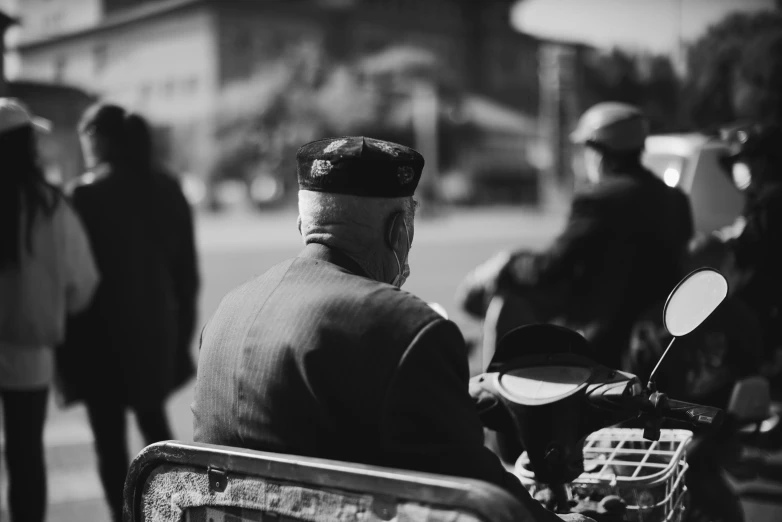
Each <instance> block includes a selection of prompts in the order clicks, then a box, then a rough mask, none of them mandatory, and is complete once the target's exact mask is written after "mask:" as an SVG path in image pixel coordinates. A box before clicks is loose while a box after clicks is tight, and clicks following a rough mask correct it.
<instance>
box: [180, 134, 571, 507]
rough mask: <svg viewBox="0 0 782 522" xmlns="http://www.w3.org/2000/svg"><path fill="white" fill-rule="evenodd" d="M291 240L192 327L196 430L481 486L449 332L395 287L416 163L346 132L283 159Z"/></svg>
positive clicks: (481, 468)
mask: <svg viewBox="0 0 782 522" xmlns="http://www.w3.org/2000/svg"><path fill="white" fill-rule="evenodd" d="M297 159H298V176H299V185H300V189H301V190H300V192H299V212H300V216H299V231H300V233H301V235H302V238H303V239H304V243H305V245H306V246H305V248H304V250H303V251H302V252H301V253H300V254H299V256H298V257H296V258H293V259H289V260H287V261H283V262H282V263H280V264H278V265H276V266H274V267H272V268H271V269H269V270H268V271H267V272H266V273H265V274H263V275H261V276H259V277H257V278H255V279H253V280H251V281H249V282H247V283H245V284H244V285H242V286H240V287H239V288H237V289H236V290H234V291H232V292H231V293H230V294H228V296H227V297H226V298H225V299H224V300H223V302H222V303H221V304H220V306H219V308H218V310H217V312H216V313H215V315H214V316H213V317H212V318H211V320H210V321H209V323H208V324H207V325H206V327H205V328H204V331H203V334H202V341H201V354H200V361H199V365H198V381H197V384H196V391H195V400H194V402H193V414H194V427H195V440H196V441H198V442H207V443H213V444H221V445H228V446H238V447H244V448H249V449H257V450H265V451H272V452H279V453H287V454H295V455H304V456H310V457H320V458H328V459H336V460H341V461H348V462H355V463H364V464H372V465H380V466H389V467H394V468H404V469H409V470H420V471H428V472H433V473H441V474H446V475H457V476H462V477H469V478H475V479H480V480H485V481H488V482H492V483H494V484H497V485H499V486H501V487H504V488H506V489H507V490H508V491H510V492H512V493H513V494H515V495H516V496H517V497H518V498H519V499H520V500H521V502H522V503H523V505H524V506H525V507H526V508H527V510H528V511H529V513H526V514H524V513H520V514H519V516H520V520H557V518H556V515H554V514H553V513H550V512H548V511H546V510H545V509H543V508H542V506H541V505H540V504H538V503H537V502H535V501H533V500H532V499H531V498H530V496H529V495H528V494H527V493H526V491H525V490H524V489H523V487H522V486H521V484H520V483H519V482H518V480H517V479H516V478H515V477H514V476H513V475H511V474H509V473H507V472H506V471H505V470H504V468H503V467H502V465H501V463H500V461H499V460H498V458H497V457H496V456H494V455H493V454H492V453H491V452H489V450H487V449H486V448H485V447H484V445H483V430H482V427H481V424H480V421H479V419H478V415H477V412H476V410H475V407H474V405H473V402H472V400H471V398H470V395H469V393H468V379H469V371H468V364H467V350H466V348H465V344H464V339H463V338H462V334H461V332H460V331H459V329H458V327H457V326H456V325H455V324H454V323H453V322H451V321H449V320H447V319H445V318H443V317H442V316H441V315H439V314H438V313H437V312H435V311H434V310H433V309H432V308H431V307H429V306H428V305H427V304H426V303H425V302H424V301H422V300H420V299H418V298H417V297H415V296H413V295H412V294H409V293H407V292H404V291H401V290H400V287H401V286H402V284H403V283H404V281H405V279H406V278H407V276H408V274H409V268H408V263H407V259H408V254H409V253H410V247H411V246H412V243H413V238H414V235H415V227H414V219H413V218H414V216H415V202H414V201H413V193H414V192H415V189H416V187H417V185H418V182H419V180H420V177H421V171H422V169H423V165H424V160H423V158H422V157H421V155H420V154H418V153H417V152H416V151H414V150H412V149H409V148H407V147H403V146H401V145H397V144H393V143H388V142H383V141H378V140H373V139H370V138H361V137H346V138H338V139H328V140H321V141H316V142H313V143H309V144H307V145H305V146H303V147H302V148H301V149H300V150H299V153H298V155H297Z"/></svg>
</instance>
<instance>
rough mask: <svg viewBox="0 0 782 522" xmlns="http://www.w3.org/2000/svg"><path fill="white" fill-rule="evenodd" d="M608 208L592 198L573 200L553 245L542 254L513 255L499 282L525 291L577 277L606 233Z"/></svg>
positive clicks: (595, 198) (523, 253)
mask: <svg viewBox="0 0 782 522" xmlns="http://www.w3.org/2000/svg"><path fill="white" fill-rule="evenodd" d="M608 205H610V203H609V202H603V201H601V199H599V198H598V197H595V195H584V196H579V197H576V199H574V200H573V203H572V205H571V209H570V217H569V218H568V221H567V225H566V226H565V230H564V231H563V232H562V233H561V234H560V235H559V236H558V237H557V238H556V240H555V241H554V243H553V244H552V245H551V246H550V247H549V248H548V249H547V250H545V251H544V252H540V253H535V254H532V253H529V252H518V253H516V254H514V255H513V256H512V259H511V261H510V262H509V263H508V265H507V267H506V269H505V270H504V271H503V274H502V275H501V278H502V280H504V281H505V282H506V283H507V284H510V285H511V286H524V287H526V286H534V285H538V284H547V283H550V282H561V281H563V280H572V279H574V278H576V277H578V276H579V275H580V274H581V273H582V272H583V271H584V270H585V266H584V260H585V259H586V257H587V256H586V255H585V254H586V253H587V252H588V251H589V250H590V249H592V248H595V244H596V242H598V241H599V240H600V239H601V238H603V237H605V236H606V235H607V234H609V233H610V227H611V225H612V224H611V218H610V216H609V213H608V212H607V208H608ZM500 284H501V285H502V283H500Z"/></svg>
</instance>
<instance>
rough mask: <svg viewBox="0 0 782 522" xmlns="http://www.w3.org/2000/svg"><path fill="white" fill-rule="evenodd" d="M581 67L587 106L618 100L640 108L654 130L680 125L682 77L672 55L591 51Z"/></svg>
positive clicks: (675, 128)
mask: <svg viewBox="0 0 782 522" xmlns="http://www.w3.org/2000/svg"><path fill="white" fill-rule="evenodd" d="M585 58H586V59H585V61H584V66H583V70H582V102H583V106H584V108H586V107H590V106H591V105H594V104H595V103H599V102H603V101H619V102H625V103H630V104H633V105H637V106H639V107H641V108H642V109H643V110H644V112H645V113H646V114H647V116H648V117H649V120H650V122H651V126H652V131H653V132H672V131H675V130H679V129H680V127H681V118H680V117H679V94H680V90H681V87H680V80H679V78H678V77H677V75H676V72H675V71H674V68H673V65H672V63H671V60H670V58H668V57H667V56H660V55H649V54H642V55H633V54H630V53H627V52H625V51H622V50H619V49H614V50H612V51H611V52H608V53H604V52H598V51H591V52H589V53H588V54H587V56H586V57H585Z"/></svg>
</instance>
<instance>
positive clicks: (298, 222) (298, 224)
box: [296, 216, 301, 235]
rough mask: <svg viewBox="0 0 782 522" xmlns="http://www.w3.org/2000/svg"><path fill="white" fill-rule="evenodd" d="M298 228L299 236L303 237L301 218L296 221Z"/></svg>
mask: <svg viewBox="0 0 782 522" xmlns="http://www.w3.org/2000/svg"><path fill="white" fill-rule="evenodd" d="M296 228H298V229H299V235H301V216H299V217H298V218H297V219H296Z"/></svg>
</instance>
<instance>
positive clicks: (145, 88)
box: [139, 83, 152, 104]
mask: <svg viewBox="0 0 782 522" xmlns="http://www.w3.org/2000/svg"><path fill="white" fill-rule="evenodd" d="M139 98H140V99H141V103H143V104H146V103H149V100H150V98H152V86H151V85H150V84H148V83H145V84H144V85H142V86H141V91H140V92H139Z"/></svg>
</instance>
